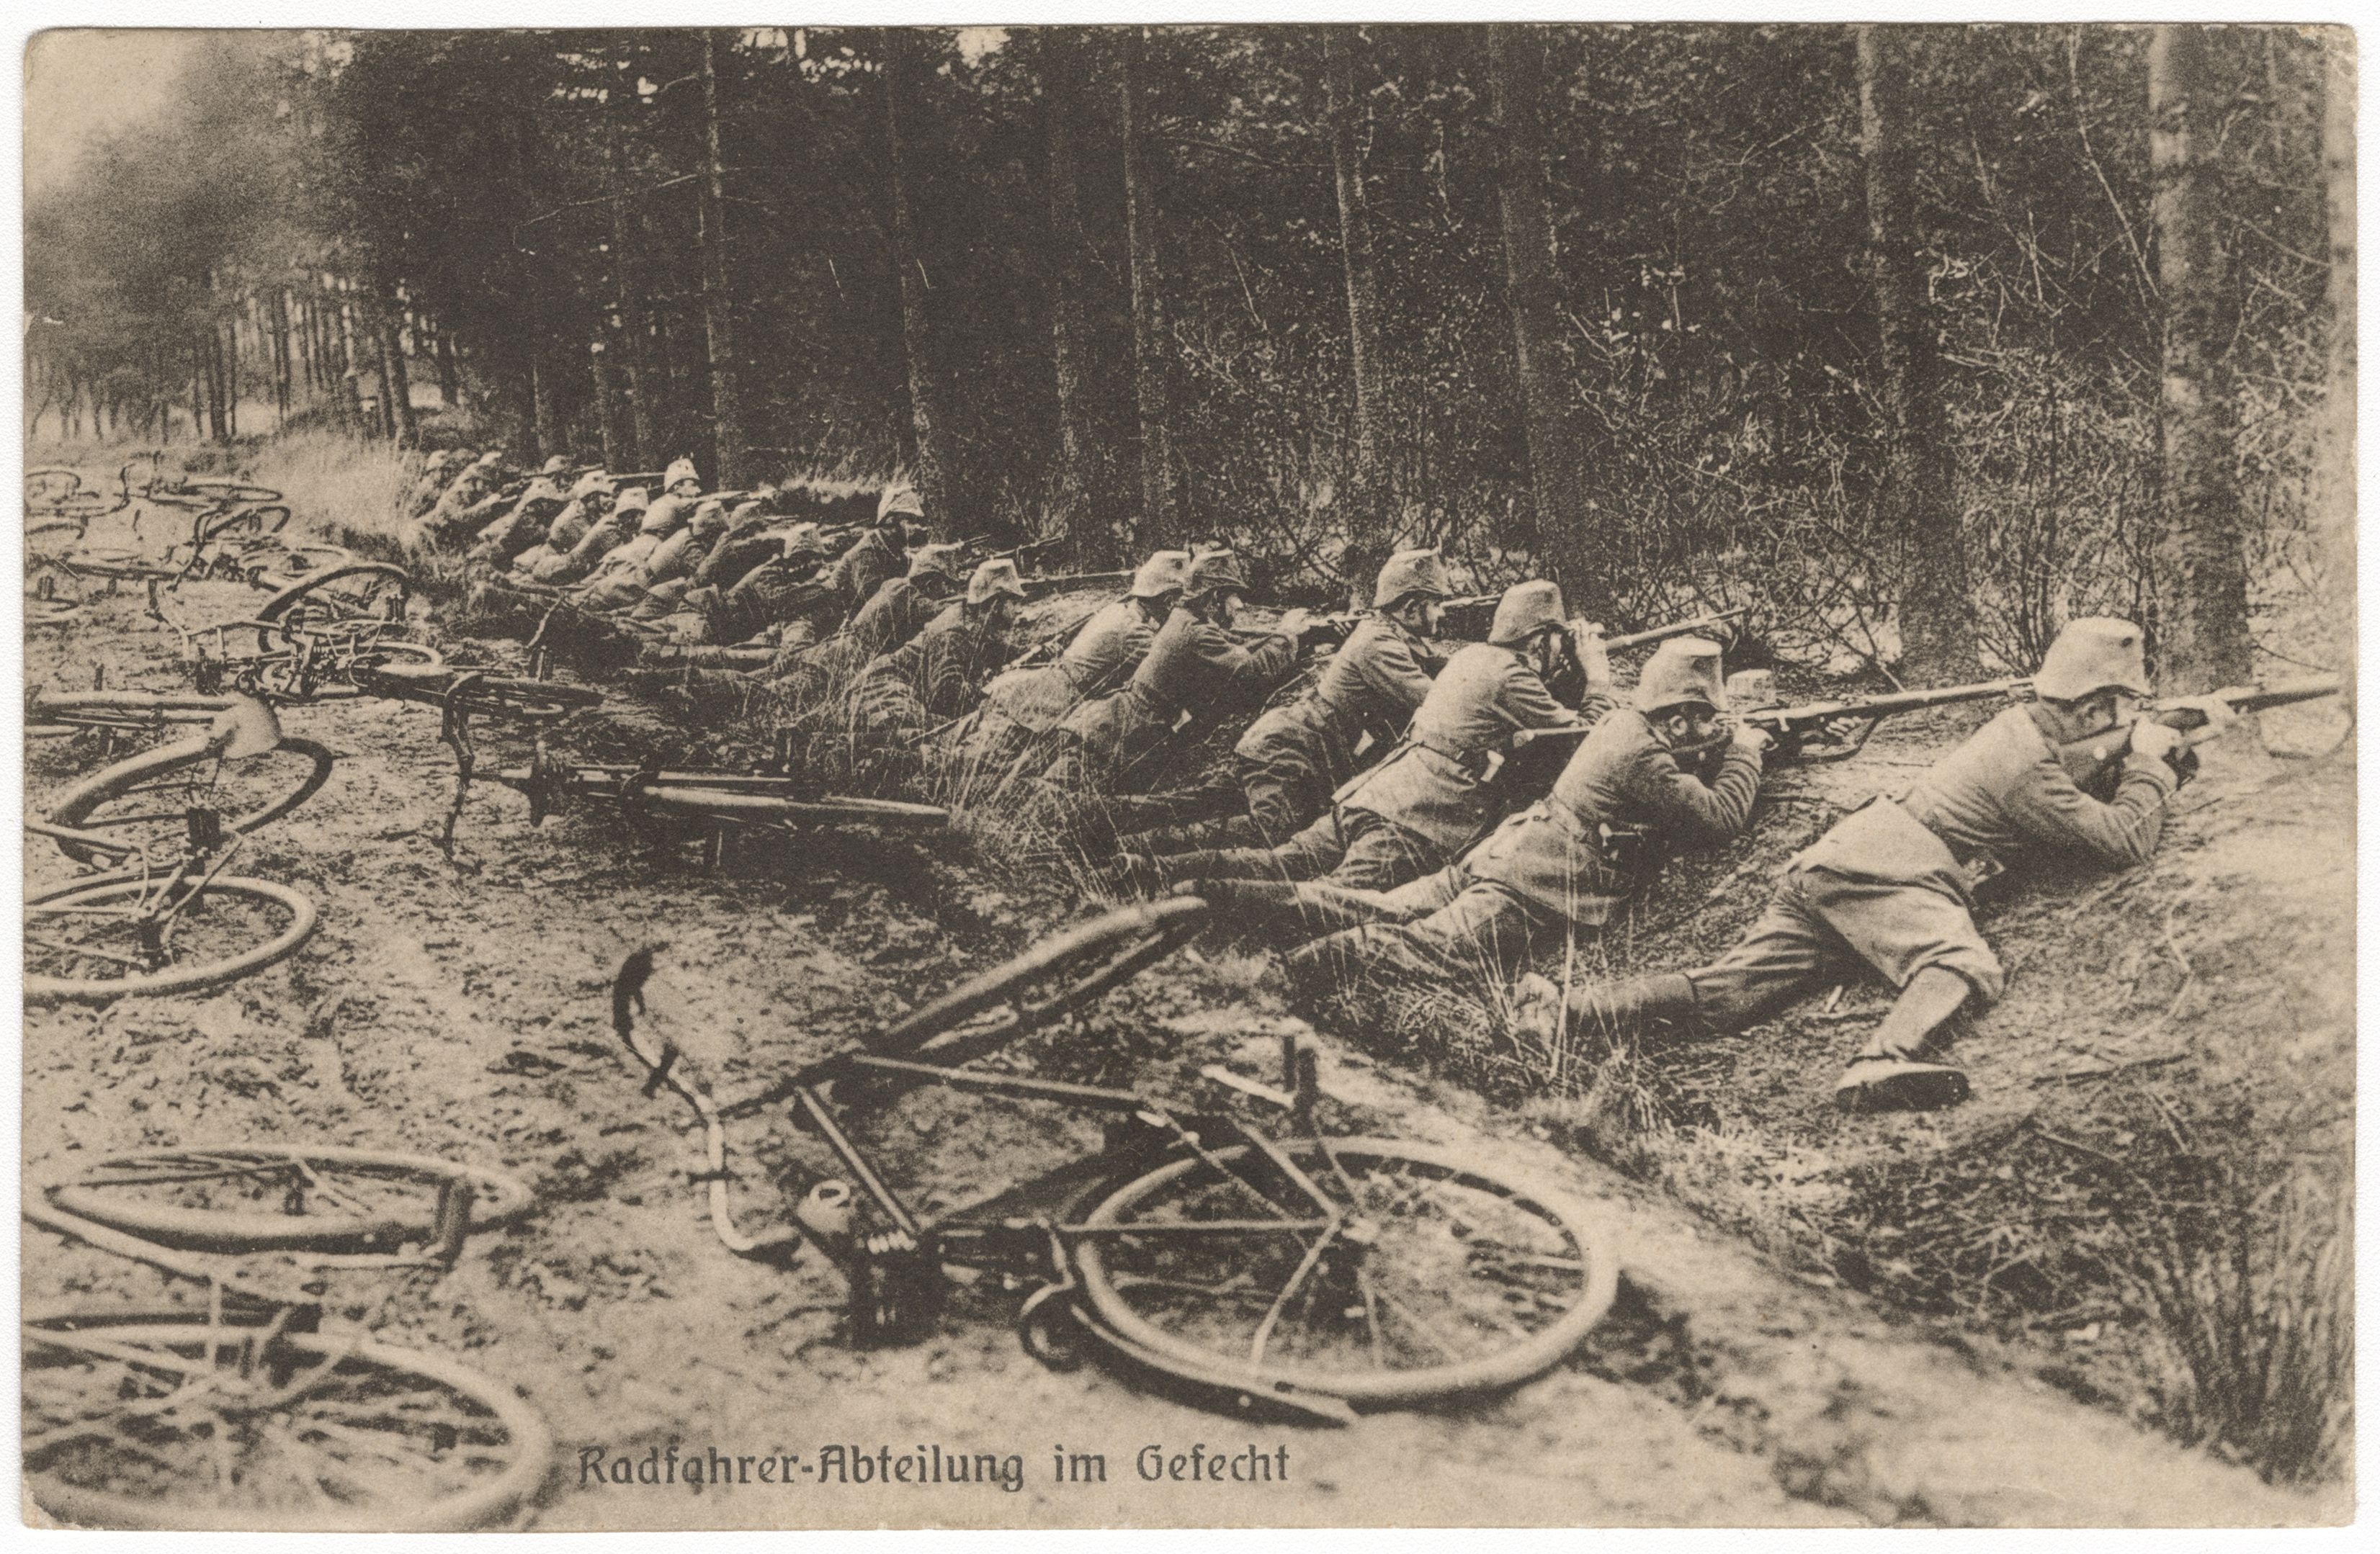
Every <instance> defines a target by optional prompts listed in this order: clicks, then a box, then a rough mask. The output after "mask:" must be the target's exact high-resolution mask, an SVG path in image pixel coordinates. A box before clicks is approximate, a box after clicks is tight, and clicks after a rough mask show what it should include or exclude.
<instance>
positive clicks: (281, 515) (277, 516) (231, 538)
mask: <svg viewBox="0 0 2380 1554" xmlns="http://www.w3.org/2000/svg"><path fill="white" fill-rule="evenodd" d="M289 517H290V512H289V509H288V508H286V507H284V506H281V505H279V504H278V503H275V504H273V505H271V506H258V507H235V508H232V509H230V510H229V511H225V512H203V513H200V515H199V519H198V522H197V523H195V524H192V525H191V534H190V538H191V540H192V541H193V542H194V543H196V544H199V545H210V544H215V543H219V542H221V543H239V542H243V541H249V540H259V539H264V538H266V537H268V536H273V535H277V534H279V533H280V532H281V530H282V528H283V527H284V525H285V524H287V523H288V522H289Z"/></svg>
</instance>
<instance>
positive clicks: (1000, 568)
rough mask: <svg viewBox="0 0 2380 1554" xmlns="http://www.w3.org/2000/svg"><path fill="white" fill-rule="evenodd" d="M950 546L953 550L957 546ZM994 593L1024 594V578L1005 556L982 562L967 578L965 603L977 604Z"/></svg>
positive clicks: (1012, 562) (1021, 596)
mask: <svg viewBox="0 0 2380 1554" xmlns="http://www.w3.org/2000/svg"><path fill="white" fill-rule="evenodd" d="M951 548H952V549H953V550H955V549H957V548H958V547H957V546H955V545H954V546H952V547H951ZM994 594H1009V595H1013V596H1015V597H1017V598H1020V599H1021V598H1023V597H1024V596H1025V580H1024V579H1023V578H1021V577H1019V576H1017V575H1016V563H1015V562H1014V561H1013V560H1010V559H1009V558H1007V557H1005V556H995V557H993V558H992V559H991V560H989V561H986V562H984V564H983V565H981V566H979V567H977V568H976V569H975V575H974V576H973V577H970V578H968V579H967V587H966V602H967V603H969V604H971V605H979V604H981V603H983V602H984V601H985V600H986V599H989V598H990V597H991V596H993V595H994Z"/></svg>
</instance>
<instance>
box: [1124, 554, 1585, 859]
mask: <svg viewBox="0 0 2380 1554" xmlns="http://www.w3.org/2000/svg"><path fill="white" fill-rule="evenodd" d="M1567 629H1568V628H1567V625H1566V622H1565V621H1564V620H1563V616H1562V598H1561V590H1560V588H1559V587H1557V586H1556V585H1555V584H1552V583H1549V582H1546V581H1544V580H1542V579H1536V580H1532V581H1530V582H1526V583H1516V584H1512V587H1510V588H1507V589H1506V590H1505V591H1504V596H1503V597H1502V598H1501V599H1500V600H1499V601H1497V605H1496V615H1495V619H1494V620H1493V622H1492V623H1491V624H1490V625H1489V627H1488V640H1487V641H1486V642H1484V643H1473V644H1469V645H1467V646H1464V647H1462V648H1458V649H1457V650H1456V651H1455V653H1454V656H1453V657H1451V658H1450V659H1448V660H1447V663H1446V668H1445V669H1442V670H1441V671H1439V676H1438V679H1437V680H1436V681H1434V682H1432V683H1431V685H1430V688H1429V693H1428V694H1427V695H1426V696H1424V697H1423V698H1422V703H1421V705H1420V707H1419V708H1418V709H1417V710H1416V711H1415V713H1414V716H1413V722H1412V725H1411V727H1410V728H1409V729H1407V731H1406V733H1405V737H1404V740H1403V742H1402V743H1400V744H1399V745H1398V746H1397V747H1396V748H1395V749H1394V750H1393V751H1391V752H1390V753H1389V755H1388V756H1387V758H1386V759H1384V760H1383V761H1381V762H1380V764H1379V765H1377V766H1374V767H1373V768H1371V769H1370V770H1369V771H1367V772H1365V773H1363V774H1362V775H1361V776H1359V777H1355V778H1354V780H1353V781H1351V782H1350V783H1349V784H1348V785H1347V786H1346V787H1345V788H1343V789H1341V790H1340V792H1339V793H1338V794H1336V795H1335V796H1334V803H1333V807H1332V808H1331V809H1330V811H1329V812H1327V813H1324V814H1323V815H1322V816H1321V817H1320V818H1319V819H1318V820H1316V821H1315V822H1314V823H1313V824H1312V825H1308V826H1306V827H1305V829H1304V830H1302V831H1300V832H1298V833H1297V835H1295V836H1293V837H1290V838H1289V839H1288V840H1287V841H1285V842H1283V843H1281V844H1280V845H1278V846H1275V847H1270V848H1224V849H1201V850H1197V851H1193V852H1183V853H1176V854H1174V855H1173V856H1172V857H1170V858H1157V859H1149V858H1142V857H1135V856H1132V855H1127V856H1126V858H1125V860H1124V864H1123V866H1124V870H1125V873H1126V875H1127V877H1134V876H1137V877H1142V878H1154V879H1156V880H1158V881H1160V882H1163V883H1169V884H1170V883H1178V882H1180V881H1184V880H1201V879H1207V880H1211V879H1233V878H1239V879H1275V880H1308V879H1315V878H1318V877H1319V876H1322V875H1325V874H1327V875H1329V876H1330V883H1332V884H1334V885H1342V886H1345V887H1348V888H1350V889H1356V890H1387V889H1390V887H1392V886H1395V885H1403V884H1404V883H1405V882H1406V881H1408V880H1413V879H1417V878H1419V877H1420V876H1422V875H1424V874H1428V873H1434V872H1436V871H1437V870H1439V869H1441V868H1443V867H1445V866H1446V865H1447V864H1449V863H1451V862H1452V861H1454V859H1455V858H1456V857H1457V856H1458V855H1459V854H1460V853H1461V852H1462V851H1463V849H1465V848H1467V847H1469V846H1470V845H1471V844H1472V843H1473V842H1475V841H1476V840H1477V839H1478V838H1479V837H1480V836H1481V835H1482V834H1484V833H1485V832H1486V831H1487V830H1488V827H1489V826H1491V825H1494V824H1495V823H1496V822H1497V820H1498V819H1500V817H1501V816H1502V814H1503V812H1504V809H1505V807H1506V800H1505V797H1504V789H1502V788H1501V787H1500V786H1499V785H1497V784H1496V783H1495V782H1494V781H1493V777H1494V775H1495V769H1496V767H1497V766H1498V765H1500V762H1501V761H1502V759H1503V757H1504V756H1505V755H1506V753H1509V752H1510V750H1511V749H1512V737H1513V736H1514V735H1515V734H1517V733H1520V732H1522V731H1523V730H1524V729H1566V728H1572V727H1582V726H1585V725H1586V724H1588V723H1591V722H1592V721H1593V720H1594V719H1595V718H1597V717H1600V716H1602V714H1603V712H1604V711H1605V710H1606V709H1608V708H1609V706H1610V705H1611V704H1610V701H1609V698H1608V697H1605V696H1603V695H1601V694H1600V693H1589V695H1588V696H1587V697H1586V698H1585V699H1584V700H1583V702H1582V706H1581V710H1579V711H1575V712H1573V710H1572V709H1570V708H1569V707H1566V706H1564V705H1561V704H1560V702H1558V701H1556V700H1555V699H1554V696H1553V693H1552V692H1551V691H1550V690H1549V689H1548V687H1547V685H1546V681H1545V675H1546V673H1547V671H1548V669H1551V668H1552V667H1553V666H1554V665H1555V664H1556V663H1557V662H1559V661H1560V657H1561V656H1562V648H1561V646H1560V639H1561V637H1562V636H1563V634H1564V633H1565V632H1566V631H1567Z"/></svg>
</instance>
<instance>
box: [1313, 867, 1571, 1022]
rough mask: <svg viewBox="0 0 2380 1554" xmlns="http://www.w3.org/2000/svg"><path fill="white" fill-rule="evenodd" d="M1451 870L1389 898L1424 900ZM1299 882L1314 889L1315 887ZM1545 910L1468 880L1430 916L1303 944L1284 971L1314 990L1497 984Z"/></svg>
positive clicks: (1540, 926)
mask: <svg viewBox="0 0 2380 1554" xmlns="http://www.w3.org/2000/svg"><path fill="white" fill-rule="evenodd" d="M1450 873H1452V871H1451V870H1449V871H1441V873H1439V874H1433V875H1431V876H1430V877H1429V879H1428V880H1422V881H1415V884H1414V885H1406V886H1402V887H1400V889H1398V890H1394V891H1390V892H1388V893H1387V898H1388V899H1389V900H1390V901H1401V902H1403V903H1413V902H1417V901H1426V900H1427V899H1429V898H1430V895H1429V894H1428V893H1425V892H1427V887H1430V886H1432V885H1437V884H1438V882H1440V881H1442V880H1444V879H1445V878H1446V877H1447V875H1448V874H1450ZM1300 888H1301V891H1302V892H1312V891H1314V890H1315V888H1316V887H1315V886H1313V885H1305V886H1302V887H1300ZM1326 888H1327V887H1326ZM1439 893H1440V894H1442V892H1439ZM1345 894H1348V895H1360V894H1361V893H1359V892H1347V893H1345ZM1391 910H1393V909H1391ZM1546 915H1547V914H1544V913H1542V912H1541V911H1540V910H1537V909H1536V908H1534V907H1533V906H1531V905H1530V903H1528V902H1526V901H1524V900H1523V899H1522V898H1521V897H1517V896H1515V895H1513V894H1512V892H1511V891H1508V890H1506V889H1505V888H1503V886H1501V885H1495V884H1486V883H1483V884H1476V885H1466V886H1464V887H1463V890H1462V892H1461V893H1460V894H1459V895H1456V896H1455V897H1453V898H1452V899H1451V900H1448V901H1447V902H1446V903H1445V905H1443V906H1441V907H1439V908H1438V909H1437V910H1433V911H1430V912H1429V913H1428V914H1427V916H1423V917H1419V918H1415V919H1409V920H1407V921H1405V922H1395V921H1393V920H1391V921H1390V922H1374V923H1370V924H1366V926H1363V927H1360V928H1350V929H1344V930H1342V931H1340V932H1338V933H1335V934H1329V935H1327V936H1325V937H1323V938H1320V939H1317V940H1315V941H1314V942H1313V943H1312V944H1309V945H1302V946H1299V947H1298V948H1296V949H1294V950H1293V951H1291V952H1290V953H1289V954H1288V955H1287V956H1285V957H1284V958H1282V961H1281V969H1282V970H1284V971H1285V972H1287V973H1288V975H1289V978H1290V981H1291V982H1292V983H1293V984H1294V985H1296V986H1297V987H1298V988H1299V989H1300V990H1301V991H1303V992H1305V993H1306V994H1308V995H1309V996H1312V995H1315V994H1326V993H1328V992H1330V991H1331V990H1333V989H1335V988H1337V987H1341V986H1345V985H1348V984H1351V983H1354V982H1360V981H1364V980H1366V979H1369V978H1373V977H1384V978H1392V979H1396V980H1399V981H1404V982H1422V983H1427V984H1430V985H1434V986H1453V987H1461V986H1463V985H1466V984H1469V983H1472V982H1482V981H1484V982H1491V983H1492V982H1500V981H1501V980H1502V979H1503V977H1504V976H1505V975H1507V974H1508V973H1509V972H1510V971H1511V970H1512V967H1514V966H1516V965H1518V964H1519V963H1520V962H1521V961H1522V960H1523V959H1524V958H1526V957H1527V956H1528V953H1529V949H1530V946H1532V945H1533V944H1534V943H1535V942H1536V939H1537V937H1538V936H1539V935H1540V934H1541V933H1542V932H1544V931H1545V929H1546V928H1547V927H1548V926H1549V924H1548V922H1545V921H1542V920H1543V919H1544V918H1545V917H1546Z"/></svg>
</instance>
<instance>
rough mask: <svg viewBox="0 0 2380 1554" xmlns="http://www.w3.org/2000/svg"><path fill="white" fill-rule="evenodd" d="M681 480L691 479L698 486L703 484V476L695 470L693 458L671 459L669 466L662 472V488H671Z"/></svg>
mask: <svg viewBox="0 0 2380 1554" xmlns="http://www.w3.org/2000/svg"><path fill="white" fill-rule="evenodd" d="M681 480H691V481H693V482H694V483H695V484H696V485H697V486H699V485H701V484H702V476H699V475H697V474H696V473H695V472H694V461H693V460H692V459H673V460H671V461H670V466H669V468H668V469H667V470H665V471H663V472H662V490H664V491H666V490H669V489H670V488H673V487H674V486H675V485H676V484H677V483H678V482H679V481H681Z"/></svg>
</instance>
